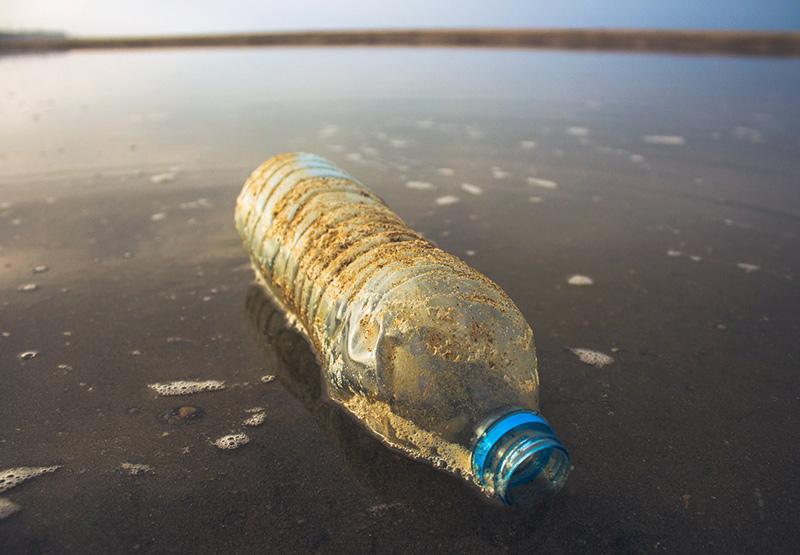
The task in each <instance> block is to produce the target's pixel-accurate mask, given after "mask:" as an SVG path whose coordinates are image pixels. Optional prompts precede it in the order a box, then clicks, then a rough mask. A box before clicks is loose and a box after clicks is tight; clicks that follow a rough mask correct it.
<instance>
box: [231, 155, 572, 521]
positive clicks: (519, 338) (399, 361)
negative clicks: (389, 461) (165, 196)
mask: <svg viewBox="0 0 800 555" xmlns="http://www.w3.org/2000/svg"><path fill="white" fill-rule="evenodd" d="M236 227H237V229H238V231H239V234H240V235H241V236H242V240H243V242H244V245H245V247H246V248H247V249H248V251H249V253H250V257H251V260H252V262H253V266H254V268H255V272H256V276H257V278H258V280H259V281H260V282H261V283H262V285H263V286H264V287H265V288H266V289H267V291H268V292H269V293H270V294H271V295H272V297H273V298H274V299H275V300H276V302H277V303H278V304H279V305H280V306H281V307H282V308H283V309H284V310H286V312H287V314H290V315H292V316H293V317H294V318H295V319H296V323H297V326H298V327H299V328H300V329H301V330H302V331H303V332H304V333H305V334H306V336H307V337H308V338H309V339H310V341H311V342H312V344H313V345H314V347H315V348H316V350H317V353H318V354H319V356H320V360H321V363H322V366H323V370H324V372H323V374H324V375H323V382H324V384H325V389H326V393H327V396H328V397H329V398H330V399H331V400H333V401H335V402H337V403H339V404H341V405H342V406H344V407H345V408H346V409H347V410H348V411H350V412H351V413H352V414H353V415H354V416H355V417H356V418H358V419H359V420H360V421H361V422H362V423H363V424H364V425H365V426H366V427H367V428H368V429H369V430H370V431H372V432H373V433H374V434H376V435H377V436H378V437H380V438H381V439H382V440H383V441H384V442H386V443H387V444H389V445H390V446H392V447H394V448H397V449H400V450H402V451H404V452H405V453H407V454H409V455H410V456H413V457H416V458H420V459H424V460H427V461H430V462H432V463H433V464H434V465H436V466H438V467H441V468H444V469H446V470H448V471H450V472H453V473H455V474H458V475H460V476H462V477H463V478H464V479H466V480H468V481H470V482H473V483H474V484H476V485H478V486H479V487H480V488H481V489H482V490H483V491H484V492H485V493H486V494H487V495H488V496H490V497H492V498H495V499H498V500H500V501H502V502H503V503H505V504H509V505H529V504H533V503H536V502H538V501H540V500H542V499H544V498H546V497H548V496H549V495H551V494H553V493H555V492H556V491H558V490H559V489H560V488H561V486H562V485H563V484H564V481H565V480H566V477H567V474H568V472H569V468H570V461H569V455H568V454H567V451H566V449H564V447H563V446H562V445H561V443H560V442H559V440H558V439H557V437H556V436H555V433H554V432H553V430H552V428H551V427H550V426H549V425H548V424H547V422H545V420H544V419H543V418H542V417H541V416H539V414H538V412H537V409H538V387H539V382H538V375H537V371H536V353H535V350H534V345H533V332H532V331H531V328H530V326H529V325H528V324H527V322H526V321H525V319H524V318H523V316H522V314H521V313H520V312H519V310H518V309H517V307H516V306H515V305H514V303H513V302H512V301H511V299H510V298H509V297H508V296H507V295H506V294H505V292H503V291H502V290H501V289H500V288H499V287H498V286H497V285H496V284H494V283H493V282H492V281H491V280H489V279H488V278H487V277H485V276H484V275H482V274H480V273H479V272H477V271H476V270H474V269H472V268H470V267H469V266H467V265H466V264H465V263H464V262H462V261H461V260H459V259H458V258H456V257H455V256H452V255H450V254H448V253H445V252H444V251H442V250H440V249H438V248H437V247H436V246H435V245H433V243H431V242H430V241H428V240H426V239H425V238H423V237H422V236H421V235H419V234H417V233H415V232H414V231H413V230H411V229H410V228H408V226H406V225H405V224H404V223H403V221H402V220H401V219H400V218H399V217H398V216H397V215H396V214H395V213H394V212H392V211H391V210H390V209H389V208H388V207H387V206H386V204H385V203H384V202H383V201H382V200H381V199H380V198H379V197H377V196H376V195H375V194H374V193H372V192H371V191H369V190H368V189H367V188H366V187H364V185H362V184H361V183H359V182H358V181H356V180H355V179H353V178H352V177H350V176H348V175H347V174H346V173H344V172H343V171H342V170H341V169H339V168H337V167H336V166H334V165H333V164H332V163H331V162H328V161H327V160H325V159H323V158H320V157H318V156H315V155H313V154H304V153H288V154H282V155H279V156H275V157H274V158H271V159H270V160H267V161H266V162H264V164H262V165H261V166H260V167H259V168H258V169H256V170H255V171H254V172H253V174H252V175H251V176H250V178H249V179H248V180H247V182H246V183H245V185H244V188H243V189H242V192H241V193H240V195H239V197H238V199H237V204H236Z"/></svg>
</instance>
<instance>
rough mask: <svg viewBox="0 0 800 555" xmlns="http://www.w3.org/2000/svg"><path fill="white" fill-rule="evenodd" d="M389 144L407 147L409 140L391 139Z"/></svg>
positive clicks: (396, 146)
mask: <svg viewBox="0 0 800 555" xmlns="http://www.w3.org/2000/svg"><path fill="white" fill-rule="evenodd" d="M389 144H390V145H392V146H393V147H394V148H406V147H407V146H408V141H407V140H406V139H390V140H389Z"/></svg>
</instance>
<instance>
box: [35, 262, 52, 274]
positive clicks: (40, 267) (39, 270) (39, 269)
mask: <svg viewBox="0 0 800 555" xmlns="http://www.w3.org/2000/svg"><path fill="white" fill-rule="evenodd" d="M49 269H50V268H48V267H47V266H46V265H44V264H40V265H38V266H34V267H33V269H32V271H33V273H34V274H41V273H44V272H46V271H47V270H49Z"/></svg>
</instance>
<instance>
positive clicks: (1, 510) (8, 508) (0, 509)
mask: <svg viewBox="0 0 800 555" xmlns="http://www.w3.org/2000/svg"><path fill="white" fill-rule="evenodd" d="M21 508H22V507H20V506H19V505H17V504H16V503H14V502H13V501H11V500H10V499H6V498H5V497H0V520H3V519H4V518H8V517H10V516H11V515H13V514H14V513H16V512H17V511H19V510H20V509H21Z"/></svg>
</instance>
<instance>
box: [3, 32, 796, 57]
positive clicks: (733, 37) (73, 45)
mask: <svg viewBox="0 0 800 555" xmlns="http://www.w3.org/2000/svg"><path fill="white" fill-rule="evenodd" d="M358 46H369V47H417V48H508V49H538V50H579V51H595V52H638V53H662V54H688V55H706V56H707V55H733V56H765V57H800V32H767V31H764V32H761V31H702V30H701V31H677V30H627V29H408V30H380V31H302V32H281V33H232V34H214V35H181V36H140V37H114V38H111V37H93V38H80V37H60V36H56V37H49V36H48V37H35V36H34V37H24V38H23V37H20V36H9V37H7V38H2V36H0V55H2V54H26V53H46V52H60V51H61V52H63V51H72V50H121V49H122V50H132V49H168V48H252V47H358Z"/></svg>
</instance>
